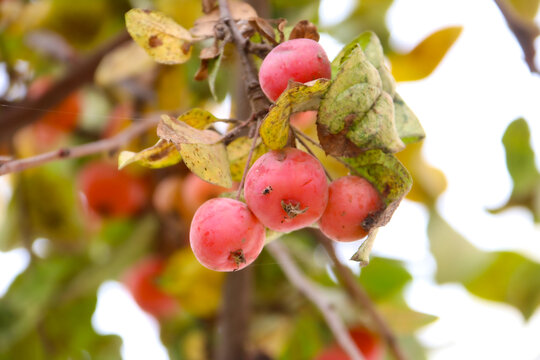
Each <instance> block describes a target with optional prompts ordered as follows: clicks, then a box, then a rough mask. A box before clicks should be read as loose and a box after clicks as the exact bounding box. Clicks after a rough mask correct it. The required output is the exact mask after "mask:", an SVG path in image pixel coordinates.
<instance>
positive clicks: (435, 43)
mask: <svg viewBox="0 0 540 360" xmlns="http://www.w3.org/2000/svg"><path fill="white" fill-rule="evenodd" d="M462 30H463V27H462V26H451V27H447V28H444V29H441V30H438V31H436V32H434V33H433V34H431V35H429V36H428V37H427V38H425V39H424V40H422V42H421V43H420V44H418V45H417V46H416V47H415V48H414V49H413V50H411V52H409V53H407V54H390V55H389V58H390V62H391V63H392V74H393V75H394V78H395V79H396V81H415V80H420V79H423V78H425V77H427V76H428V75H429V74H431V73H432V72H433V70H435V68H436V67H437V65H439V63H440V62H441V60H442V59H443V57H444V55H445V54H446V52H447V51H448V49H450V47H451V46H452V44H453V43H454V42H455V41H456V39H457V38H458V36H459V34H461V31H462Z"/></svg>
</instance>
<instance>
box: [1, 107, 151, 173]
mask: <svg viewBox="0 0 540 360" xmlns="http://www.w3.org/2000/svg"><path fill="white" fill-rule="evenodd" d="M158 122H159V116H158V115H152V116H151V117H149V118H147V119H144V120H141V121H139V122H137V123H135V124H133V125H131V126H130V127H129V128H127V129H126V130H124V131H123V132H121V133H119V134H118V135H116V136H114V137H112V138H109V139H103V140H99V141H95V142H91V143H88V144H84V145H80V146H74V147H71V148H63V149H58V150H54V151H50V152H47V153H43V154H39V155H36V156H32V157H28V158H24V159H16V160H11V161H7V162H5V163H0V176H1V175H5V174H9V173H14V172H19V171H23V170H26V169H30V168H33V167H37V166H40V165H43V164H46V163H49V162H53V161H57V160H63V159H73V158H79V157H83V156H87V155H92V154H97V153H100V152H111V151H116V150H118V149H119V148H120V147H122V145H125V144H126V143H128V142H129V141H131V139H133V138H135V137H136V136H138V135H140V134H142V133H143V132H145V131H146V130H148V129H150V128H151V127H153V126H156V125H157V124H158Z"/></svg>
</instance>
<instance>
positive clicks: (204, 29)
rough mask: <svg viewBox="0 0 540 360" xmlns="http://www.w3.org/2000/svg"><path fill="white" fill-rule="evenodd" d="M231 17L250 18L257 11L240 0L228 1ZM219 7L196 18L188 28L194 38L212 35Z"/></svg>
mask: <svg viewBox="0 0 540 360" xmlns="http://www.w3.org/2000/svg"><path fill="white" fill-rule="evenodd" d="M228 3H229V10H230V12H231V17H232V18H233V19H234V20H235V21H238V20H252V19H254V18H256V17H257V12H256V11H255V9H253V7H252V6H251V5H249V4H248V3H245V2H241V1H229V2H228ZM219 17H220V14H219V9H218V8H214V10H212V11H210V12H209V13H205V15H203V16H201V17H200V18H198V19H197V20H196V21H195V23H194V24H193V27H192V28H191V29H189V32H190V33H191V35H193V36H194V37H196V38H208V37H212V36H214V27H215V26H216V24H217V23H218V22H219Z"/></svg>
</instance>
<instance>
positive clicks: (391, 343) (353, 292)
mask: <svg viewBox="0 0 540 360" xmlns="http://www.w3.org/2000/svg"><path fill="white" fill-rule="evenodd" d="M309 230H310V232H311V233H312V234H313V235H314V236H315V237H316V238H317V240H319V242H320V243H321V244H322V245H323V247H324V249H325V250H326V252H327V253H328V256H329V257H330V259H331V260H332V262H333V263H334V267H335V269H336V272H337V275H338V278H339V281H340V282H341V283H342V284H343V286H344V287H345V290H346V291H347V293H348V294H349V297H350V298H351V299H352V300H353V301H355V302H356V303H358V304H360V305H361V306H362V307H363V309H364V310H365V311H366V312H367V313H368V314H369V315H370V317H371V319H372V320H373V322H374V323H375V325H376V326H377V329H378V331H379V333H380V334H381V335H382V337H383V338H384V340H385V342H386V344H387V345H388V348H389V349H390V351H391V352H392V354H393V355H394V358H396V359H397V360H406V356H405V354H404V353H403V351H402V350H401V348H400V347H399V343H398V340H397V337H396V335H394V333H393V331H392V329H391V328H390V327H389V326H388V324H387V323H386V321H385V319H384V318H383V317H382V316H381V315H380V314H379V312H378V311H377V308H376V307H375V304H374V303H373V302H372V301H371V299H370V298H369V296H368V294H367V293H366V292H365V290H364V289H363V288H362V287H360V285H359V284H358V282H357V281H356V279H355V276H354V274H353V273H352V271H351V269H349V268H348V267H347V266H345V265H343V264H342V263H341V261H340V260H339V259H338V257H337V255H336V251H335V250H334V244H332V241H331V240H330V239H328V238H327V237H326V236H324V234H323V233H321V232H320V230H317V229H309Z"/></svg>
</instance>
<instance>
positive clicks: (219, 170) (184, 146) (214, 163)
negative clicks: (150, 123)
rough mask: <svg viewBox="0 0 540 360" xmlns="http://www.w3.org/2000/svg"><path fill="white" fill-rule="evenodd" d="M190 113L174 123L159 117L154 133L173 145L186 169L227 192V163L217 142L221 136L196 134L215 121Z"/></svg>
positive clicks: (200, 112) (201, 113) (203, 114)
mask: <svg viewBox="0 0 540 360" xmlns="http://www.w3.org/2000/svg"><path fill="white" fill-rule="evenodd" d="M194 110H195V111H194ZM194 110H192V111H189V112H187V113H185V114H183V115H181V116H180V117H179V118H178V119H173V118H171V117H169V116H167V115H163V116H162V117H161V122H160V123H159V125H158V129H157V132H158V136H159V137H160V138H162V139H165V140H168V141H171V142H173V143H174V144H175V145H176V146H177V147H178V148H179V151H180V155H181V156H182V159H184V163H185V164H186V166H187V167H188V168H189V169H190V170H191V171H192V172H193V173H195V174H196V175H197V176H199V177H200V178H201V179H203V180H205V181H208V182H210V183H212V184H215V185H219V186H223V187H225V188H230V187H231V186H232V179H231V173H230V170H229V161H228V158H227V150H226V148H225V145H224V144H223V143H221V142H220V140H221V138H222V137H221V135H220V134H218V133H217V132H214V131H210V130H200V129H202V128H204V127H207V126H208V125H209V124H210V123H212V122H214V121H215V117H213V116H212V115H211V114H210V113H208V112H205V111H204V110H200V109H194ZM192 126H195V127H192Z"/></svg>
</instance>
